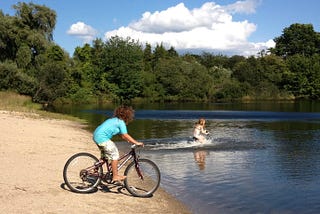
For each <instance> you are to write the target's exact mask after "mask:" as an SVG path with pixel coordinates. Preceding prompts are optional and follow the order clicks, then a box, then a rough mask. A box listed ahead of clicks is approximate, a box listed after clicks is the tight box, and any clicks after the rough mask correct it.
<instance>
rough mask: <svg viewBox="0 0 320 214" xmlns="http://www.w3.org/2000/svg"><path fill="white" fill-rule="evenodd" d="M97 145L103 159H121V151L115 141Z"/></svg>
mask: <svg viewBox="0 0 320 214" xmlns="http://www.w3.org/2000/svg"><path fill="white" fill-rule="evenodd" d="M97 145H98V148H99V149H100V152H101V158H103V157H106V158H108V159H109V160H118V159H119V151H118V148H117V146H116V145H115V144H114V142H113V141H111V140H109V141H106V142H103V143H100V144H97Z"/></svg>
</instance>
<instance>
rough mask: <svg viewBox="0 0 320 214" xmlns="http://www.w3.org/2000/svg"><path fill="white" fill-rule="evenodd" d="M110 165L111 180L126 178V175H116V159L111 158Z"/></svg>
mask: <svg viewBox="0 0 320 214" xmlns="http://www.w3.org/2000/svg"><path fill="white" fill-rule="evenodd" d="M111 167H112V174H113V176H112V181H122V180H124V179H126V177H127V176H122V175H118V160H112V161H111Z"/></svg>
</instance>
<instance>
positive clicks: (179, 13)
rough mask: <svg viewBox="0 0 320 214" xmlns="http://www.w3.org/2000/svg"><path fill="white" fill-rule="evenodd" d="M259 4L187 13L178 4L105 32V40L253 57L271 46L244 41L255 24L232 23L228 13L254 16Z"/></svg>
mask: <svg viewBox="0 0 320 214" xmlns="http://www.w3.org/2000/svg"><path fill="white" fill-rule="evenodd" d="M259 3H260V0H244V1H237V2H235V3H234V4H230V5H226V6H221V5H218V4H216V3H214V2H207V3H204V4H203V5H202V6H201V7H200V8H194V9H191V10H190V9H188V8H186V7H185V5H184V4H183V3H180V4H178V5H176V6H174V7H170V8H168V9H166V10H163V11H156V12H153V13H151V12H145V13H144V14H143V15H142V17H141V18H140V19H139V20H138V21H135V22H132V23H130V24H129V25H128V26H126V27H124V26H123V27H120V28H119V29H116V30H113V31H109V32H106V33H105V38H106V39H109V38H111V37H112V36H120V37H124V38H127V37H130V38H132V39H135V40H138V41H140V42H141V43H142V44H144V43H149V44H151V45H152V46H155V45H157V44H161V43H162V44H163V45H165V46H166V47H167V48H169V47H171V46H173V47H174V48H175V49H176V50H178V51H188V50H193V51H194V50H198V51H201V50H205V51H211V52H219V53H221V52H222V53H234V54H241V55H256V53H257V52H259V51H260V50H261V49H266V48H268V47H271V46H270V45H272V43H270V42H265V43H264V42H261V43H250V42H249V41H248V38H249V36H250V35H251V34H252V33H253V32H255V31H256V25H255V24H254V23H250V22H249V21H247V20H243V21H233V20H232V14H234V13H254V12H255V9H256V7H257V5H258V4H259Z"/></svg>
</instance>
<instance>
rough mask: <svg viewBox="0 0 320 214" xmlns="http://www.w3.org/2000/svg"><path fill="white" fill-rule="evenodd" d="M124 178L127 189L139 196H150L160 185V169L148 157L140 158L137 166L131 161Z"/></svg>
mask: <svg viewBox="0 0 320 214" xmlns="http://www.w3.org/2000/svg"><path fill="white" fill-rule="evenodd" d="M124 175H126V176H127V178H126V179H125V180H124V185H125V187H126V189H127V190H128V191H129V192H130V193H131V194H132V195H133V196H137V197H150V196H152V194H153V193H154V192H155V191H156V190H157V189H158V187H159V185H160V177H161V176H160V170H159V168H158V166H157V165H156V164H155V163H154V162H152V161H151V160H148V159H139V160H138V164H137V166H136V165H135V162H134V161H133V162H131V163H130V164H129V165H128V167H127V168H126V170H125V172H124Z"/></svg>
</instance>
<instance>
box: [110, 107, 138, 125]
mask: <svg viewBox="0 0 320 214" xmlns="http://www.w3.org/2000/svg"><path fill="white" fill-rule="evenodd" d="M114 116H115V117H117V118H120V119H121V120H123V121H124V122H125V123H126V124H127V125H128V123H129V122H131V121H132V120H133V118H134V110H133V108H132V107H131V106H119V107H118V108H116V109H115V110H114Z"/></svg>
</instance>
